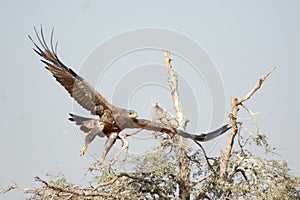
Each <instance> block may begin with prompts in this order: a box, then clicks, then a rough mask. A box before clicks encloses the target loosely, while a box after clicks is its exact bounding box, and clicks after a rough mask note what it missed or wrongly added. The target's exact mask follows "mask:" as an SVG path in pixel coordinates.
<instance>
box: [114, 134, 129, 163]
mask: <svg viewBox="0 0 300 200" xmlns="http://www.w3.org/2000/svg"><path fill="white" fill-rule="evenodd" d="M120 138H121V141H122V146H121V149H120V150H119V151H118V153H116V155H115V157H114V159H112V160H111V161H110V162H111V163H110V164H113V163H115V162H116V161H117V160H118V158H119V156H120V154H121V152H122V151H124V150H125V149H127V150H128V147H129V143H128V142H127V140H126V139H125V138H124V137H122V136H120Z"/></svg>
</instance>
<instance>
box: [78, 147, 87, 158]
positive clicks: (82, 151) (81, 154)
mask: <svg viewBox="0 0 300 200" xmlns="http://www.w3.org/2000/svg"><path fill="white" fill-rule="evenodd" d="M86 150H87V147H86V146H84V147H82V149H81V150H80V156H83V155H84V154H85V152H86Z"/></svg>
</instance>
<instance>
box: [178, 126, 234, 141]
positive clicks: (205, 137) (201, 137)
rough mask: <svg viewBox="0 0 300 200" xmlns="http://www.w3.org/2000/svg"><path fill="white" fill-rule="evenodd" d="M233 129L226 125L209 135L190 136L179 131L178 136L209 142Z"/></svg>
mask: <svg viewBox="0 0 300 200" xmlns="http://www.w3.org/2000/svg"><path fill="white" fill-rule="evenodd" d="M230 128H231V126H230V125H229V124H226V125H224V126H222V127H221V128H218V129H217V130H215V131H212V132H209V133H201V134H199V135H194V134H190V133H187V132H184V131H181V130H177V134H178V135H180V136H182V137H184V138H191V139H192V140H196V141H200V142H207V141H209V140H212V139H214V138H216V137H218V136H220V135H222V134H223V133H225V132H226V131H228V130H229V129H230Z"/></svg>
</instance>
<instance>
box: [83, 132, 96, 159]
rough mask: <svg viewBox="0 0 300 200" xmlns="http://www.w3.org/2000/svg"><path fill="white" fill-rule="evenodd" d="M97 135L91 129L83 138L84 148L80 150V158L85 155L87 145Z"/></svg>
mask: <svg viewBox="0 0 300 200" xmlns="http://www.w3.org/2000/svg"><path fill="white" fill-rule="evenodd" d="M97 134H98V133H97V132H96V131H93V129H92V130H91V131H90V132H89V133H88V134H87V136H86V137H85V143H84V146H83V147H82V148H81V150H80V156H82V155H84V154H85V152H86V150H87V148H88V146H89V144H90V143H91V142H92V141H93V140H94V139H95V137H96V135H97Z"/></svg>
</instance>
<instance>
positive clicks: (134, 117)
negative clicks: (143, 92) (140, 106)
mask: <svg viewBox="0 0 300 200" xmlns="http://www.w3.org/2000/svg"><path fill="white" fill-rule="evenodd" d="M129 117H130V118H131V119H136V118H137V113H136V112H135V111H133V110H129Z"/></svg>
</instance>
